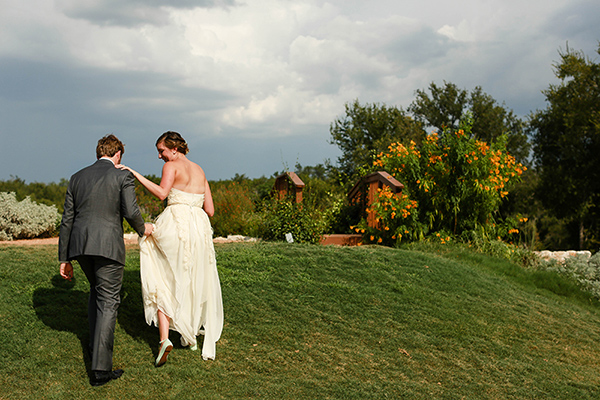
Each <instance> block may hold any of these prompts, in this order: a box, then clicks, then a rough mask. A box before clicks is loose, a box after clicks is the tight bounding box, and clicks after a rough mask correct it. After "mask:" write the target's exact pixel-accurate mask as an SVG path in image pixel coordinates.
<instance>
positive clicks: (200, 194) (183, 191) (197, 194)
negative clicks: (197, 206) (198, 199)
mask: <svg viewBox="0 0 600 400" xmlns="http://www.w3.org/2000/svg"><path fill="white" fill-rule="evenodd" d="M171 190H176V191H178V192H181V193H186V194H194V195H196V196H204V193H192V192H186V191H185V190H181V189H177V188H174V187H172V188H171Z"/></svg>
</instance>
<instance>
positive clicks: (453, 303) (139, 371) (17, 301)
mask: <svg viewBox="0 0 600 400" xmlns="http://www.w3.org/2000/svg"><path fill="white" fill-rule="evenodd" d="M425 250H427V251H425ZM216 251H217V260H218V268H219V273H220V277H221V283H222V288H223V302H224V307H225V326H224V330H223V335H222V338H221V340H220V341H219V342H218V344H217V358H216V360H215V361H212V362H205V361H202V360H201V357H200V354H198V353H197V352H192V351H189V350H186V349H182V348H180V347H179V346H178V345H177V344H176V348H175V349H174V351H173V352H172V353H171V356H170V358H169V362H168V363H167V364H166V365H165V366H164V367H162V368H158V369H156V368H154V366H153V357H154V356H155V353H156V347H157V338H158V333H157V331H156V329H155V328H150V327H147V326H146V324H145V322H144V317H143V307H142V304H141V293H140V283H139V257H138V254H137V249H136V247H132V248H130V249H129V251H128V258H127V265H126V269H125V278H124V289H123V301H122V305H121V309H120V313H119V317H118V321H117V328H116V341H115V358H114V362H115V367H117V368H124V369H125V374H124V375H123V377H122V378H121V379H119V380H117V381H114V382H111V383H109V384H108V385H105V386H103V387H100V388H92V387H90V386H89V384H88V382H87V371H86V368H89V360H88V359H87V356H85V355H84V353H85V351H84V349H85V346H86V343H87V342H86V340H87V338H86V336H87V333H86V298H87V293H88V285H87V282H86V280H85V277H84V276H83V274H82V273H81V271H80V270H78V269H76V279H75V281H74V282H73V283H68V282H66V281H63V280H62V279H61V278H60V277H58V275H57V271H58V265H57V263H56V246H55V245H50V246H26V247H18V246H15V245H10V244H4V245H2V246H1V247H0V279H1V281H2V285H0V304H1V306H0V315H1V316H2V324H0V357H1V359H2V360H3V362H2V363H0V387H2V393H1V394H0V398H2V399H5V398H6V399H39V398H47V399H87V398H102V399H134V398H135V399H149V398H172V399H192V398H193V399H196V398H202V399H250V398H266V399H301V398H306V399H385V398H403V399H461V398H468V399H506V398H511V399H531V398H536V399H544V398H546V399H574V398H577V399H594V398H598V396H600V349H599V347H598V346H597V343H598V342H599V340H600V331H599V329H598V327H599V326H600V307H599V305H598V302H597V301H596V300H594V299H593V298H592V297H591V296H589V295H587V294H586V293H584V292H582V291H580V290H579V289H578V287H577V284H576V283H574V282H573V281H571V280H569V279H567V278H566V277H564V276H561V275H559V274H557V273H554V272H549V271H535V270H529V269H524V268H521V267H519V266H517V265H516V264H513V263H510V262H509V261H506V260H503V259H500V258H494V257H490V256H486V255H483V254H480V253H476V252H473V251H470V250H468V249H467V248H466V247H464V246H454V245H447V244H446V245H444V246H438V247H435V246H430V247H428V248H427V249H425V248H424V247H423V248H418V247H415V248H413V249H392V248H387V247H379V246H361V247H353V248H340V247H331V246H315V245H302V244H296V243H293V244H288V243H264V242H263V243H256V244H244V243H240V244H226V245H217V247H216ZM173 339H177V337H176V334H172V340H173ZM173 342H175V343H178V340H173Z"/></svg>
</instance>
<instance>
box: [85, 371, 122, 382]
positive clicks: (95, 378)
mask: <svg viewBox="0 0 600 400" xmlns="http://www.w3.org/2000/svg"><path fill="white" fill-rule="evenodd" d="M121 375H123V370H122V369H115V370H114V371H92V377H91V378H90V385H92V386H102V385H104V384H105V383H108V382H110V381H112V380H113V379H118V378H120V377H121Z"/></svg>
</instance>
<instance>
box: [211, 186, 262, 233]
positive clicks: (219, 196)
mask: <svg viewBox="0 0 600 400" xmlns="http://www.w3.org/2000/svg"><path fill="white" fill-rule="evenodd" d="M211 190H212V197H213V202H214V204H215V215H214V216H213V217H212V218H211V224H212V227H213V229H214V231H215V235H216V236H227V235H247V236H254V235H255V234H256V232H255V230H256V224H255V223H253V220H254V211H255V208H256V206H255V203H254V198H255V197H256V196H255V195H254V193H253V192H252V190H251V189H250V187H249V185H248V184H245V183H243V182H242V183H240V182H236V181H232V182H226V183H223V184H220V185H214V186H212V189H211Z"/></svg>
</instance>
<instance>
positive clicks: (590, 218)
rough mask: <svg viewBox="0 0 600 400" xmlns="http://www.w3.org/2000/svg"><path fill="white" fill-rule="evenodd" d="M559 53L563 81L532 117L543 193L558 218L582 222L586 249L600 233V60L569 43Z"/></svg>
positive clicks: (580, 235)
mask: <svg viewBox="0 0 600 400" xmlns="http://www.w3.org/2000/svg"><path fill="white" fill-rule="evenodd" d="M597 52H598V54H600V45H599V47H598V50H597ZM559 54H560V62H559V63H558V64H555V65H554V67H555V75H556V76H557V77H558V78H559V79H560V83H558V84H553V85H550V86H549V88H548V89H547V90H545V91H544V94H545V96H546V101H547V102H548V107H547V108H546V109H545V110H541V111H537V112H536V113H534V114H532V115H531V121H530V126H531V129H532V132H533V143H534V158H535V162H536V164H537V168H538V169H539V171H540V185H539V190H538V195H539V196H540V198H541V200H542V203H543V204H544V206H545V207H547V208H548V209H550V210H551V211H553V212H554V214H555V215H556V216H557V217H558V218H563V219H566V220H570V221H573V222H575V223H576V224H575V225H576V227H577V229H576V233H575V235H574V239H576V240H573V243H572V244H575V245H577V246H578V247H579V248H583V247H584V245H585V241H586V239H587V240H596V239H597V238H598V234H599V231H598V223H597V217H596V216H597V215H598V211H599V210H598V206H597V204H598V200H599V196H600V176H599V175H600V157H599V154H600V64H598V63H596V62H594V61H592V60H590V59H589V58H587V57H586V56H585V55H584V54H583V52H581V51H574V50H571V49H569V48H568V47H567V49H566V51H564V52H563V51H559ZM590 229H592V230H591V231H590ZM596 243H597V242H596Z"/></svg>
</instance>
